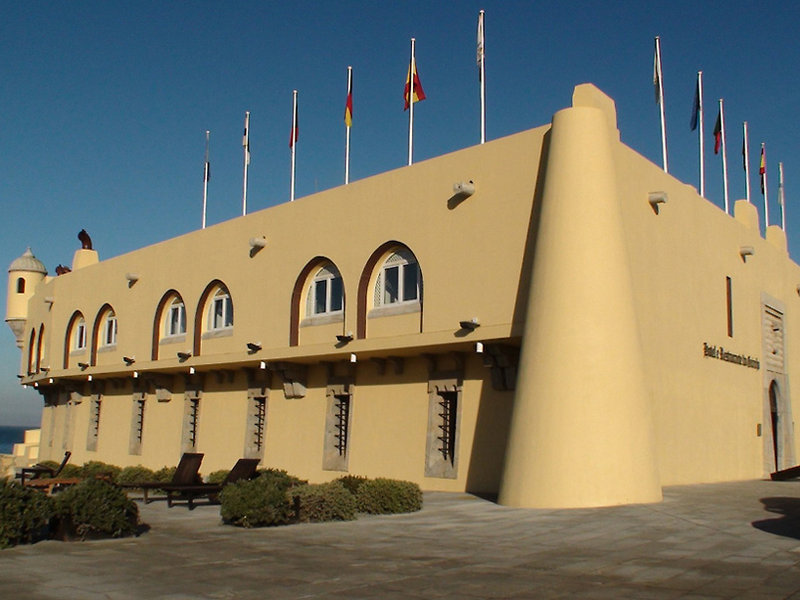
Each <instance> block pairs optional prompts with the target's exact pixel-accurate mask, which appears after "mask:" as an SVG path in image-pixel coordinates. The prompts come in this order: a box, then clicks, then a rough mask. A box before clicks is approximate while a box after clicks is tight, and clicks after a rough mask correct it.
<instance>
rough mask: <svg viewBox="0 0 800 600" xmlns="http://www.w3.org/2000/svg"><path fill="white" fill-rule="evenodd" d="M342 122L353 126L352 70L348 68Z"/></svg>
mask: <svg viewBox="0 0 800 600" xmlns="http://www.w3.org/2000/svg"><path fill="white" fill-rule="evenodd" d="M348 70H349V69H348ZM344 124H345V125H347V126H348V127H352V126H353V71H352V70H349V72H348V78H347V101H346V102H345V105H344Z"/></svg>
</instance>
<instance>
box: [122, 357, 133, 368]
mask: <svg viewBox="0 0 800 600" xmlns="http://www.w3.org/2000/svg"><path fill="white" fill-rule="evenodd" d="M122 360H123V361H124V362H125V364H126V365H127V366H129V367H130V366H131V365H132V364H133V363H135V362H136V357H135V356H123V357H122Z"/></svg>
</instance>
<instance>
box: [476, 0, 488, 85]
mask: <svg viewBox="0 0 800 600" xmlns="http://www.w3.org/2000/svg"><path fill="white" fill-rule="evenodd" d="M484 41H485V40H484V37H483V11H481V12H479V13H478V52H477V62H478V80H479V81H480V78H481V63H482V62H483V58H484V56H486V51H485V49H484Z"/></svg>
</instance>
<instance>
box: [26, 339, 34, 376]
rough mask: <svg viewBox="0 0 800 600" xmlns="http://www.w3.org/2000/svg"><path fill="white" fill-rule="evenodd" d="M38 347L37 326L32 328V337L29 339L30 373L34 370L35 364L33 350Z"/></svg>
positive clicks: (28, 371)
mask: <svg viewBox="0 0 800 600" xmlns="http://www.w3.org/2000/svg"><path fill="white" fill-rule="evenodd" d="M35 348H36V328H33V329H31V338H30V340H28V370H27V373H28V375H32V374H33V372H34V364H33V356H34V354H33V352H34V349H35Z"/></svg>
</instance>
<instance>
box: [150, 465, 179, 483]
mask: <svg viewBox="0 0 800 600" xmlns="http://www.w3.org/2000/svg"><path fill="white" fill-rule="evenodd" d="M176 468H177V467H161V468H160V469H159V470H158V471H156V472H155V473H153V479H152V481H163V482H164V483H167V482H169V481H172V477H173V476H174V475H175V469H176Z"/></svg>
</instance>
